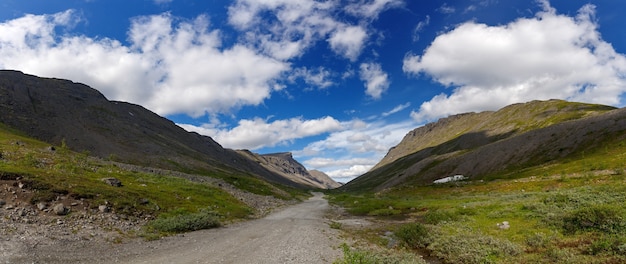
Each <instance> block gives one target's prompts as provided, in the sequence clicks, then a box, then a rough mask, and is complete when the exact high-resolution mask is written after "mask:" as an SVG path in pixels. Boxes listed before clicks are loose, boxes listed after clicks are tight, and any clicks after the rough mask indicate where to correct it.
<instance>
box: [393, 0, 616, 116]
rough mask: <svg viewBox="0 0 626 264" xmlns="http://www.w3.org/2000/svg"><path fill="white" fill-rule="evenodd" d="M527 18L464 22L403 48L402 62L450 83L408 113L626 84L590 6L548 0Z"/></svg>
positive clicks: (601, 98) (600, 96)
mask: <svg viewBox="0 0 626 264" xmlns="http://www.w3.org/2000/svg"><path fill="white" fill-rule="evenodd" d="M540 4H541V6H542V8H543V10H542V11H540V12H538V13H537V14H536V16H535V17H533V18H520V19H518V20H516V21H513V22H511V23H509V24H507V25H499V26H488V25H485V24H480V23H475V22H467V23H464V24H461V25H459V26H458V27H456V28H455V29H453V30H451V31H449V32H447V33H444V34H442V35H440V36H438V37H437V38H436V39H435V40H434V41H433V42H432V43H431V45H430V46H429V47H428V48H427V49H426V50H425V51H424V54H423V55H421V56H420V55H414V54H407V56H406V57H405V60H404V65H403V69H404V71H405V72H406V73H409V74H414V75H418V74H422V73H423V74H427V75H429V76H431V77H432V78H433V79H434V80H435V81H437V82H439V83H440V84H442V85H444V86H448V87H454V89H453V91H452V92H451V94H444V93H442V94H440V95H437V96H435V97H434V98H432V99H431V100H430V101H428V102H425V103H423V104H422V105H421V106H420V108H419V110H418V111H414V112H413V113H412V116H413V118H415V119H416V120H418V121H424V120H433V119H435V118H438V117H442V116H446V115H449V114H454V113H459V112H470V111H482V110H495V109H498V108H500V107H503V106H505V105H508V104H511V103H516V102H524V101H530V100H534V99H544V100H545V99H553V98H557V99H565V100H571V101H583V102H591V103H601V104H609V105H619V104H620V103H622V101H621V100H622V99H621V96H622V95H623V94H624V92H626V79H625V77H624V76H626V57H625V56H624V55H623V54H619V53H617V52H616V51H615V50H614V49H613V48H612V46H611V45H610V44H609V43H607V42H605V41H604V40H602V38H601V36H600V33H599V32H598V31H597V28H598V25H597V22H596V20H595V18H594V16H595V7H594V6H593V5H585V6H583V7H582V8H581V9H579V11H578V14H577V15H576V16H575V17H569V16H566V15H559V14H557V13H556V10H555V9H554V8H552V7H551V6H550V5H549V3H548V2H547V1H541V2H540Z"/></svg>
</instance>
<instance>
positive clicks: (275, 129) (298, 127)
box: [178, 116, 342, 150]
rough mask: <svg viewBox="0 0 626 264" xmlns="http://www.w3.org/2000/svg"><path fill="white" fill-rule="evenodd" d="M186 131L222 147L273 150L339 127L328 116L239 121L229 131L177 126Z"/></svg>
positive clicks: (338, 124) (211, 127) (205, 127)
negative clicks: (266, 148)
mask: <svg viewBox="0 0 626 264" xmlns="http://www.w3.org/2000/svg"><path fill="white" fill-rule="evenodd" d="M178 125H179V126H181V127H183V128H185V129H186V130H188V131H194V132H198V133H200V134H202V135H207V136H210V137H212V138H213V139H214V140H215V141H217V142H219V143H220V144H221V145H222V146H224V147H226V148H233V149H250V150H255V149H259V148H263V147H273V146H276V145H278V144H282V143H286V142H290V141H293V140H296V139H300V138H305V137H310V136H316V135H321V134H324V133H328V132H332V131H337V130H339V129H341V128H342V126H341V124H340V123H339V121H337V120H335V119H334V118H332V117H329V116H327V117H324V118H319V119H312V120H303V119H302V118H291V119H285V120H276V121H273V122H271V123H268V122H267V121H266V120H263V119H261V118H255V119H252V120H248V119H244V120H240V121H239V124H238V125H237V127H234V128H232V129H224V128H216V127H214V126H211V125H205V126H200V127H198V126H193V125H188V124H178Z"/></svg>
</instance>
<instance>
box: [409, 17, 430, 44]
mask: <svg viewBox="0 0 626 264" xmlns="http://www.w3.org/2000/svg"><path fill="white" fill-rule="evenodd" d="M429 24H430V16H426V18H425V19H424V20H423V21H420V22H419V23H417V26H415V29H414V30H413V41H419V39H420V35H419V33H420V32H422V31H423V30H424V28H426V27H427V26H428V25H429Z"/></svg>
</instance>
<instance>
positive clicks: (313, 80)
mask: <svg viewBox="0 0 626 264" xmlns="http://www.w3.org/2000/svg"><path fill="white" fill-rule="evenodd" d="M331 75H332V74H331V72H330V71H329V70H327V69H325V68H323V67H318V68H317V69H309V68H306V67H300V68H296V69H294V70H293V71H292V73H291V74H290V76H289V80H290V81H291V82H295V81H296V80H297V79H302V80H304V82H305V83H306V84H308V85H311V86H313V87H316V88H319V89H326V88H328V87H330V86H332V85H334V83H333V81H332V80H331Z"/></svg>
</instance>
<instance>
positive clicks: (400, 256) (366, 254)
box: [333, 244, 426, 264]
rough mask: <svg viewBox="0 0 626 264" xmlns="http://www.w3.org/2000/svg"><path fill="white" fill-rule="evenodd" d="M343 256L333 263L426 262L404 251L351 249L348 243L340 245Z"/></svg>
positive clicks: (410, 263)
mask: <svg viewBox="0 0 626 264" xmlns="http://www.w3.org/2000/svg"><path fill="white" fill-rule="evenodd" d="M341 247H342V250H343V258H342V259H339V260H336V261H335V262H333V264H421V263H426V262H425V261H424V260H423V259H422V258H420V257H417V256H415V255H413V254H410V253H406V252H393V251H389V250H376V251H372V250H371V249H370V250H365V249H351V248H350V247H349V246H348V245H346V244H343V245H341Z"/></svg>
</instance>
